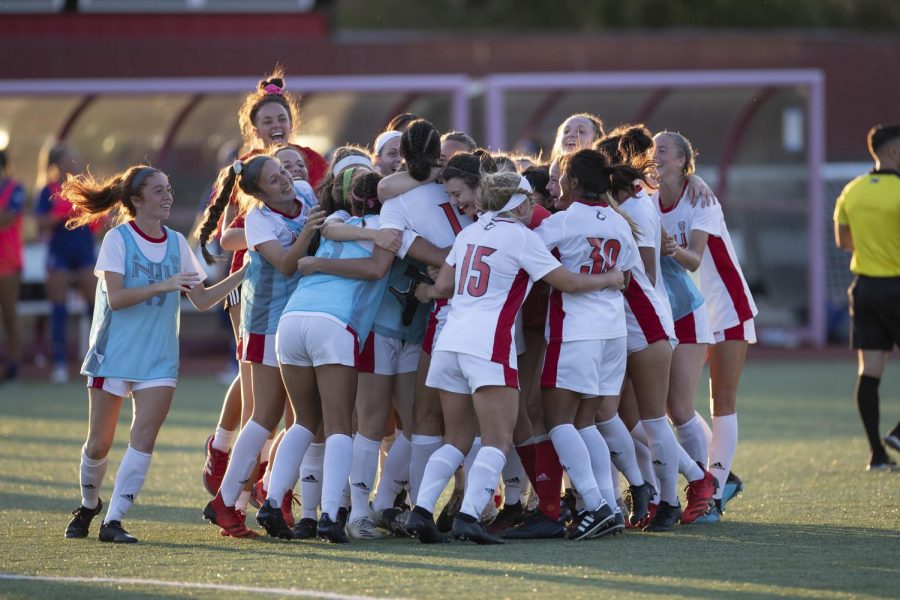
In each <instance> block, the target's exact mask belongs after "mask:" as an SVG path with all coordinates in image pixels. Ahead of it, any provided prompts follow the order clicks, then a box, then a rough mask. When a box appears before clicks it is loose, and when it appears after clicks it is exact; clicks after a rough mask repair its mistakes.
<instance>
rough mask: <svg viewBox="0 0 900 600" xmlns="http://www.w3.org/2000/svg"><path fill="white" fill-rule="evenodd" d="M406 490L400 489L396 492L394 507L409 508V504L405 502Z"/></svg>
mask: <svg viewBox="0 0 900 600" xmlns="http://www.w3.org/2000/svg"><path fill="white" fill-rule="evenodd" d="M406 495H407V492H406V490H400V491H399V492H397V495H396V496H394V508H399V509H400V510H410V508H409V504H407V503H406Z"/></svg>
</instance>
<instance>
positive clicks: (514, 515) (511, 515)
mask: <svg viewBox="0 0 900 600" xmlns="http://www.w3.org/2000/svg"><path fill="white" fill-rule="evenodd" d="M524 522H525V510H524V509H523V508H522V503H521V502H516V503H515V504H504V505H503V508H502V509H500V512H499V513H498V514H497V517H496V518H495V519H494V520H493V521H492V522H491V524H490V525H488V526H487V530H488V533H502V532H504V531H506V530H507V529H509V528H510V527H516V526H517V525H521V524H522V523H524Z"/></svg>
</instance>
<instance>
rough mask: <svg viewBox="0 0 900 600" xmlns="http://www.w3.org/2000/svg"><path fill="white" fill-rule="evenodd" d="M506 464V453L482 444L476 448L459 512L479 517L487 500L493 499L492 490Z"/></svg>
mask: <svg viewBox="0 0 900 600" xmlns="http://www.w3.org/2000/svg"><path fill="white" fill-rule="evenodd" d="M504 464H506V455H505V454H504V453H503V452H502V451H501V450H500V449H499V448H494V447H493V446H482V447H481V449H480V450H478V454H477V456H476V457H475V461H474V462H473V463H472V468H471V469H470V470H469V472H468V474H467V475H466V479H467V485H466V494H465V496H463V502H462V508H460V509H459V510H460V512H462V513H465V514H467V515H469V516H470V517H472V518H474V519H478V518H480V517H481V511H483V510H484V507H485V506H487V503H488V502H492V501H493V500H494V490H495V489H496V486H497V481H498V480H499V477H500V472H501V471H503V465H504Z"/></svg>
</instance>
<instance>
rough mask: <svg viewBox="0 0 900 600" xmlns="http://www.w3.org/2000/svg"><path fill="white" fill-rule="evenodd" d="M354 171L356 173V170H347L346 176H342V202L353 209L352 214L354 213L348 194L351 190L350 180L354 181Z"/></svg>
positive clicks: (345, 171)
mask: <svg viewBox="0 0 900 600" xmlns="http://www.w3.org/2000/svg"><path fill="white" fill-rule="evenodd" d="M354 171H356V169H355V168H354V169H345V170H344V174H343V175H342V176H341V200H342V201H343V203H344V205H345V206H347V207H349V208H350V209H351V210H350V212H351V213H352V212H353V207H352V206H351V205H350V197H349V196H348V194H347V192H348V191H349V189H350V180H351V179H353V172H354Z"/></svg>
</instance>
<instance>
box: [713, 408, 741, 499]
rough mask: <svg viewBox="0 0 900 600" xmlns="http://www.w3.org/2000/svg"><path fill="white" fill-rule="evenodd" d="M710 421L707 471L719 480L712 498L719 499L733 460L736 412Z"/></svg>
mask: <svg viewBox="0 0 900 600" xmlns="http://www.w3.org/2000/svg"><path fill="white" fill-rule="evenodd" d="M712 422H713V426H712V431H713V438H712V444H711V445H710V447H709V472H710V473H712V474H713V477H715V478H716V480H717V481H718V482H719V489H717V490H716V494H715V496H713V498H715V499H716V500H720V499H721V498H722V492H724V491H725V480H726V479H728V472H729V471H731V464H732V463H733V462H734V453H735V451H736V450H737V440H738V422H737V414H736V413H735V414H731V415H725V416H723V417H713V418H712Z"/></svg>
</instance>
